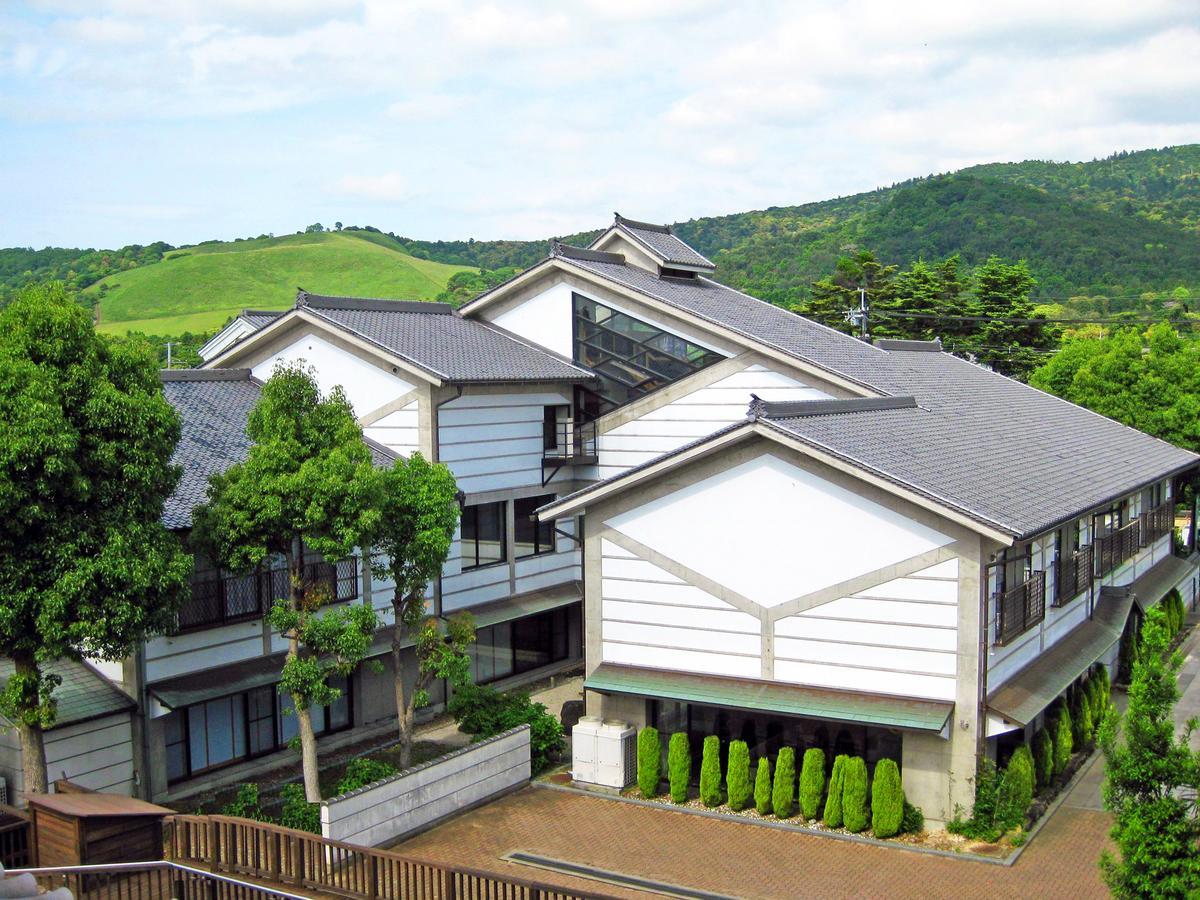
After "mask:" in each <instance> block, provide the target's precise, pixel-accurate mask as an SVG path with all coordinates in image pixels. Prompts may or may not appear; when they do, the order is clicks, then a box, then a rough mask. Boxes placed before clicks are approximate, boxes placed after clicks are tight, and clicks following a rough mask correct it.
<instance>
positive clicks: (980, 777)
mask: <svg viewBox="0 0 1200 900" xmlns="http://www.w3.org/2000/svg"><path fill="white" fill-rule="evenodd" d="M999 780H1000V773H999V772H997V771H996V764H995V763H994V762H992V761H991V760H990V759H984V760H983V761H981V762H980V763H979V766H978V768H977V770H976V772H975V805H974V806H973V807H972V808H971V819H970V821H973V822H975V823H976V824H978V825H979V826H980V827H981V828H985V829H990V828H991V827H992V823H994V822H995V821H996V788H997V783H998V782H999ZM968 837H970V835H968Z"/></svg>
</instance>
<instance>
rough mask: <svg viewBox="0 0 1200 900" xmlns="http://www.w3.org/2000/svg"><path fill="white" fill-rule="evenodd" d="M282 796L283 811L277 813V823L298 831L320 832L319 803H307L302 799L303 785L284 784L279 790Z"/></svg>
mask: <svg viewBox="0 0 1200 900" xmlns="http://www.w3.org/2000/svg"><path fill="white" fill-rule="evenodd" d="M279 795H280V796H281V797H282V798H283V811H282V812H281V813H280V815H279V824H280V825H282V826H283V827H284V828H296V829H299V830H300V831H311V832H312V833H313V834H320V833H321V805H320V804H319V803H309V802H308V801H307V800H305V799H304V785H302V784H296V783H292V784H285V785H284V786H283V790H281V791H280V792H279Z"/></svg>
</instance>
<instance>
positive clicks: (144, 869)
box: [7, 860, 309, 900]
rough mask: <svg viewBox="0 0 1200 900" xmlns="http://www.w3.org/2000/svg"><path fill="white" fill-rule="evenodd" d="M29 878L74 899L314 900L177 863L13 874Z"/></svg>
mask: <svg viewBox="0 0 1200 900" xmlns="http://www.w3.org/2000/svg"><path fill="white" fill-rule="evenodd" d="M26 873H28V874H30V875H32V876H33V877H34V878H35V879H37V882H38V886H39V887H40V888H44V889H45V890H54V889H55V888H60V887H65V888H67V889H68V890H69V891H70V892H71V895H72V896H73V897H74V898H75V900H309V898H308V897H305V896H303V895H300V894H292V893H289V892H288V891H283V890H278V889H276V888H273V887H271V886H270V885H264V884H251V883H250V882H248V881H240V880H238V879H236V878H229V877H228V876H225V875H219V874H217V873H214V872H205V871H202V870H200V869H196V868H194V867H192V866H185V865H181V864H179V863H175V862H165V861H162V860H159V861H156V862H132V863H105V864H102V865H91V866H54V867H48V868H39V869H24V870H21V871H15V872H14V871H9V872H8V873H7V874H9V875H21V874H26Z"/></svg>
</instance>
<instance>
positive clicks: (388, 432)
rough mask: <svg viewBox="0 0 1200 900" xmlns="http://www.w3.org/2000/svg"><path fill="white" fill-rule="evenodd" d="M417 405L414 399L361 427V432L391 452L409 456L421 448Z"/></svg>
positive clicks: (418, 404) (417, 402)
mask: <svg viewBox="0 0 1200 900" xmlns="http://www.w3.org/2000/svg"><path fill="white" fill-rule="evenodd" d="M381 405H382V404H381ZM419 406H420V403H419V401H417V400H414V401H413V402H412V403H409V404H408V405H407V406H405V407H403V408H402V409H398V410H396V411H395V412H392V413H388V414H387V415H386V416H384V417H383V418H382V419H378V420H376V421H375V422H372V423H371V424H370V425H368V426H367V427H366V428H364V429H363V434H364V435H366V436H367V437H369V438H370V439H371V440H373V441H378V442H379V443H380V444H383V446H385V447H387V448H388V449H389V450H391V451H392V452H393V453H397V454H399V455H400V456H409V455H410V454H412V453H414V452H416V451H417V450H419V449H420V448H421V429H420V419H419V415H418V410H419Z"/></svg>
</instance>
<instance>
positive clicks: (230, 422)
mask: <svg viewBox="0 0 1200 900" xmlns="http://www.w3.org/2000/svg"><path fill="white" fill-rule="evenodd" d="M161 375H162V381H163V393H164V394H165V395H166V398H167V401H168V402H169V403H170V404H171V405H172V406H174V407H175V409H176V410H177V411H178V412H179V417H180V419H181V420H182V425H183V428H182V433H181V435H180V438H179V443H178V445H176V447H175V454H174V455H173V456H172V457H171V462H172V463H174V464H175V465H177V466H180V467H181V469H182V470H183V471H182V475H181V476H180V479H179V485H178V486H177V487H176V488H175V493H174V494H172V495H171V497H170V499H168V500H167V502H166V504H164V506H163V524H164V525H165V526H166V527H167V528H190V527H191V525H192V510H193V509H195V508H196V507H197V506H198V505H199V504H201V503H203V502H204V501H205V500H206V499H207V498H208V480H209V478H210V477H212V476H213V475H216V474H218V473H220V472H224V471H225V470H226V469H228V468H229V467H230V466H232V465H233V464H234V463H239V462H242V461H243V460H244V459H245V458H246V457H247V455H248V454H249V452H250V438H249V436H247V434H246V426H247V423H248V422H249V419H250V410H252V409H253V408H254V404H255V403H257V402H258V398H259V396H260V393H261V385H260V384H259V382H257V381H255V380H254V379H253V378H251V377H250V370H249V369H174V370H171V371H167V372H162V373H161ZM367 445H368V446H369V447H370V449H371V455H372V458H373V459H374V461H375V464H376V465H389V464H390V463H391V461H392V460H393V459H395V456H394V455H393V454H392V452H391V451H390V450H387V449H386V448H384V447H382V446H380V445H378V444H376V443H374V442H373V441H367Z"/></svg>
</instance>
